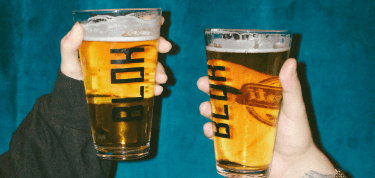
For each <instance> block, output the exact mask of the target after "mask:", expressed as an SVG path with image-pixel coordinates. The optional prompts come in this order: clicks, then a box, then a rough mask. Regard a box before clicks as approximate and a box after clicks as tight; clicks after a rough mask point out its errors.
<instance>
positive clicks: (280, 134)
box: [197, 59, 335, 178]
mask: <svg viewBox="0 0 375 178" xmlns="http://www.w3.org/2000/svg"><path fill="white" fill-rule="evenodd" d="M296 69H297V61H296V60H295V59H288V60H287V61H286V62H285V63H284V65H283V67H282V69H281V71H280V76H279V80H280V83H281V85H282V90H283V100H282V103H281V109H280V112H279V122H278V127H277V134H276V142H275V149H274V155H273V160H272V163H271V171H270V175H269V177H270V178H297V177H298V178H299V177H303V176H307V175H309V174H311V171H314V172H317V173H319V174H323V175H326V174H327V175H334V174H335V169H334V167H333V165H332V164H331V162H330V161H329V160H328V158H327V157H326V156H325V155H324V154H323V153H322V152H321V151H320V150H319V149H318V148H317V147H316V145H315V144H314V142H313V139H312V135H311V130H310V126H309V122H308V119H307V114H306V110H305V104H304V102H303V98H302V91H301V84H300V82H299V80H298V76H297V71H296ZM197 85H198V88H199V89H200V90H201V91H203V92H205V93H207V94H208V93H209V83H208V77H207V76H206V77H201V78H200V79H199V80H198V82H197ZM199 110H200V112H201V115H202V116H204V117H207V118H211V117H212V116H211V105H210V103H209V102H208V101H207V102H203V103H202V104H201V105H200V107H199ZM203 131H204V134H205V135H206V137H207V138H209V139H211V140H212V139H213V137H214V134H213V131H212V124H211V123H206V124H205V125H204V126H203ZM332 177H333V176H332Z"/></svg>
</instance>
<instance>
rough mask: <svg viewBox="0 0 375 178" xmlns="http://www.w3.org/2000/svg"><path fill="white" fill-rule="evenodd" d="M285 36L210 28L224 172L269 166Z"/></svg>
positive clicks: (256, 172)
mask: <svg viewBox="0 0 375 178" xmlns="http://www.w3.org/2000/svg"><path fill="white" fill-rule="evenodd" d="M267 35H269V36H268V37H267ZM283 35H284V34H283V33H281V34H280V33H271V34H267V33H266V32H263V31H262V32H252V31H251V32H249V31H245V32H244V31H243V30H239V31H236V30H229V31H227V30H223V29H220V30H216V29H206V54H207V67H208V76H209V79H210V80H209V83H210V99H211V106H212V116H213V117H212V122H213V130H214V133H215V137H214V147H215V157H216V163H217V165H216V166H217V171H218V173H219V174H221V175H223V176H227V177H230V176H238V175H242V176H244V175H249V176H250V175H251V176H258V177H262V176H263V177H264V176H265V175H266V174H267V172H268V171H269V170H268V168H269V165H270V163H271V160H272V155H273V149H274V143H275V136H276V126H277V117H278V112H279V104H280V101H281V98H282V89H281V85H280V82H279V79H278V75H279V72H280V69H281V66H282V64H283V63H284V61H285V60H286V59H287V58H288V56H289V50H290V40H291V39H290V36H288V35H285V36H283Z"/></svg>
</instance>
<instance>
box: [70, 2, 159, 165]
mask: <svg viewBox="0 0 375 178" xmlns="http://www.w3.org/2000/svg"><path fill="white" fill-rule="evenodd" d="M161 13H162V11H161V9H160V8H155V9H153V8H150V9H109V10H84V11H73V16H74V21H75V22H79V23H80V24H81V25H82V27H83V30H84V37H83V42H82V44H81V46H80V47H79V55H80V62H81V67H82V73H83V76H84V85H85V92H86V99H87V104H88V110H89V115H90V119H91V129H92V136H93V139H94V144H95V148H96V150H97V155H98V156H100V157H102V158H104V159H112V160H131V159H138V158H141V157H144V156H146V155H147V154H148V153H149V149H150V138H151V122H152V115H153V103H154V102H153V101H154V85H155V69H156V64H157V57H158V51H157V46H158V42H157V41H158V38H159V35H160V25H161V24H160V23H161Z"/></svg>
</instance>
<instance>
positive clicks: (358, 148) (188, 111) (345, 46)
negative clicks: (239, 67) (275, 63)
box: [0, 0, 375, 178]
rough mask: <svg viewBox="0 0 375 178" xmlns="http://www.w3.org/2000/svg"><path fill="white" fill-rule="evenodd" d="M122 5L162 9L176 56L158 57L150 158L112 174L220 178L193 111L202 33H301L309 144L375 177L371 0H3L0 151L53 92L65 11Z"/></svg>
mask: <svg viewBox="0 0 375 178" xmlns="http://www.w3.org/2000/svg"><path fill="white" fill-rule="evenodd" d="M128 7H161V8H163V11H165V12H166V13H164V15H165V17H166V19H167V22H166V27H164V28H163V30H164V32H163V34H164V36H166V37H167V38H168V39H170V40H171V41H172V42H173V43H174V44H175V46H174V50H173V51H174V52H173V55H168V56H165V55H162V56H161V58H160V59H161V60H162V61H164V63H165V64H166V65H167V69H168V71H170V72H171V73H173V76H170V79H171V80H170V84H172V85H169V86H168V88H169V90H170V94H169V95H168V96H167V97H165V98H164V99H162V100H160V101H158V104H162V105H161V107H160V110H161V112H160V129H159V131H158V132H155V133H159V134H158V135H157V134H155V135H154V140H156V141H158V142H154V144H153V145H154V150H153V151H154V152H156V156H155V157H154V158H153V159H149V160H144V161H138V162H125V163H120V164H119V166H118V170H117V176H116V177H140V178H142V177H153V178H154V177H155V178H157V177H162V178H166V177H220V176H218V175H217V174H216V171H215V162H214V153H213V145H212V142H211V141H209V140H208V139H206V138H205V137H204V135H203V133H202V126H203V124H204V123H205V122H206V121H208V120H206V119H205V118H203V117H202V116H200V114H199V111H198V107H199V104H200V103H201V102H203V101H206V100H208V99H209V98H208V96H207V95H205V94H203V93H201V92H200V91H198V89H197V88H196V80H197V79H198V78H199V77H200V76H203V75H206V73H207V69H206V65H205V60H206V59H205V51H204V50H205V47H204V37H203V28H206V27H212V28H252V29H286V30H290V31H293V32H295V33H296V34H298V36H297V37H298V39H299V40H298V41H299V42H300V45H299V53H298V54H299V55H298V61H299V62H300V65H299V66H301V68H300V69H302V70H301V71H300V72H301V79H302V80H303V81H304V82H303V83H304V84H305V85H304V89H305V91H304V93H305V96H306V101H307V107H308V111H309V116H310V118H311V125H312V127H313V131H314V134H315V140H316V141H318V142H320V146H321V147H322V148H324V149H325V151H326V152H327V153H328V154H329V155H330V157H332V158H333V159H334V160H335V161H336V162H337V164H339V165H340V166H341V167H342V168H343V169H344V170H346V171H348V172H349V173H350V174H351V175H352V177H355V178H367V177H372V176H371V175H375V169H374V167H375V156H374V155H375V154H374V153H373V152H372V150H373V148H374V147H375V142H374V139H375V128H374V127H375V108H374V106H373V101H374V100H375V97H374V95H373V94H372V91H373V90H375V84H374V77H375V70H374V68H375V60H374V58H375V57H374V56H375V51H374V49H375V46H374V45H375V38H374V36H375V35H374V31H375V19H374V17H375V11H374V10H373V9H374V8H375V3H374V1H372V0H367V1H366V0H340V1H338V0H337V1H327V0H316V1H296V0H287V1H274V0H262V1H260V0H259V1H250V0H237V1H232V2H229V1H225V0H200V1H193V0H191V1H188V0H154V1H151V0H129V1H118V0H106V1H104V0H101V1H99V0H90V1H89V0H87V1H85V0H65V1H50V0H14V1H1V2H0V15H1V18H0V24H1V28H0V29H1V33H0V40H1V42H0V45H1V46H0V53H1V55H0V56H1V60H0V83H1V85H0V97H1V103H0V113H1V116H0V121H1V124H0V154H2V153H4V152H5V151H6V150H7V149H8V145H9V141H10V138H11V135H12V133H13V131H14V130H15V129H16V127H17V126H18V124H20V122H21V121H22V119H23V118H24V117H25V116H26V114H27V113H28V112H29V111H30V110H31V108H32V106H33V104H34V102H35V100H36V99H37V98H38V97H39V96H41V95H43V94H46V93H49V92H52V89H53V84H54V81H55V79H56V75H57V71H58V68H59V65H60V54H59V48H60V47H59V45H60V39H61V38H62V37H63V36H64V35H65V34H66V32H68V31H69V30H70V28H71V26H72V25H73V20H72V15H71V11H72V10H82V9H100V8H128ZM296 39H297V38H296ZM297 46H298V45H297ZM294 56H296V53H295V52H294ZM165 58H166V59H165ZM307 84H308V85H307ZM167 93H168V92H167ZM156 128H157V127H156ZM155 138H158V139H155ZM155 148H156V149H155Z"/></svg>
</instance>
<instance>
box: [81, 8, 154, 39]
mask: <svg viewBox="0 0 375 178" xmlns="http://www.w3.org/2000/svg"><path fill="white" fill-rule="evenodd" d="M81 25H82V27H83V30H84V36H83V40H86V41H144V40H154V39H157V38H159V35H160V16H157V17H156V18H155V17H152V18H150V17H149V16H143V17H137V14H134V13H133V14H128V15H126V16H117V17H114V16H110V15H96V16H94V17H91V18H89V19H88V20H87V21H85V22H83V23H81Z"/></svg>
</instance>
